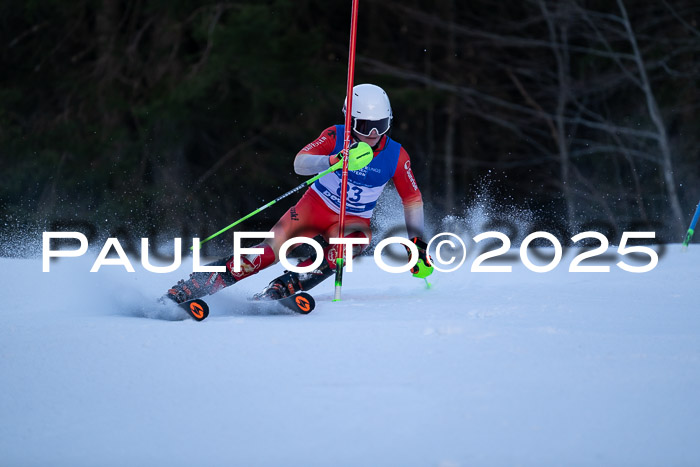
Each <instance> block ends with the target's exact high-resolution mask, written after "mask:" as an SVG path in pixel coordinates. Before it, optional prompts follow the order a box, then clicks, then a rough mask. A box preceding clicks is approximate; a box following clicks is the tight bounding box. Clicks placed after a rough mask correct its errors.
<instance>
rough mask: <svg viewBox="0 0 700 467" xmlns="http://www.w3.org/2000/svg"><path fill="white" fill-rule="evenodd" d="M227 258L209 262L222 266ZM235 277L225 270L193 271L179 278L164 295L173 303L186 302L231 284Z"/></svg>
mask: <svg viewBox="0 0 700 467" xmlns="http://www.w3.org/2000/svg"><path fill="white" fill-rule="evenodd" d="M227 261H228V260H227V259H226V260H224V259H222V260H219V261H216V262H214V263H211V264H210V265H212V266H224V265H226V262H227ZM235 282H236V279H235V278H234V277H233V276H232V275H231V273H230V272H229V271H228V270H227V271H225V272H193V273H192V274H190V278H189V279H187V280H180V281H178V282H177V284H175V285H173V286H172V287H171V288H170V290H168V293H166V294H165V295H164V297H167V298H168V299H170V300H172V301H174V302H175V303H182V302H186V301H187V300H192V299H194V298H201V297H204V296H205V295H211V294H213V293H215V292H218V291H219V290H221V289H223V288H224V287H228V286H229V285H233V284H234V283H235Z"/></svg>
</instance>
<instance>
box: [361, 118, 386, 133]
mask: <svg viewBox="0 0 700 467" xmlns="http://www.w3.org/2000/svg"><path fill="white" fill-rule="evenodd" d="M390 127H391V117H386V118H382V119H381V120H360V119H359V118H355V117H353V119H352V129H353V130H354V131H355V133H357V134H358V135H362V136H369V134H370V133H372V130H376V131H377V134H378V135H383V134H384V133H386V132H387V131H389V128H390Z"/></svg>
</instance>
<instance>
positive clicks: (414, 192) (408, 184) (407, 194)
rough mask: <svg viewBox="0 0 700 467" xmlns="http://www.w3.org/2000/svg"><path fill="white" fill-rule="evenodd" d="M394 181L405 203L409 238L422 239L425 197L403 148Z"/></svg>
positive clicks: (404, 212) (404, 208)
mask: <svg viewBox="0 0 700 467" xmlns="http://www.w3.org/2000/svg"><path fill="white" fill-rule="evenodd" d="M393 181H394V186H395V187H396V191H398V193H399V196H400V197H401V202H402V203H403V214H404V219H405V221H406V232H407V233H408V237H409V238H413V237H421V238H422V237H423V236H424V235H425V220H424V214H423V197H422V196H421V193H420V190H419V189H418V183H417V182H416V178H415V177H414V176H413V171H411V160H410V159H409V157H408V153H407V152H406V151H405V150H404V149H403V148H401V153H400V154H399V162H398V165H397V167H396V172H395V173H394V178H393Z"/></svg>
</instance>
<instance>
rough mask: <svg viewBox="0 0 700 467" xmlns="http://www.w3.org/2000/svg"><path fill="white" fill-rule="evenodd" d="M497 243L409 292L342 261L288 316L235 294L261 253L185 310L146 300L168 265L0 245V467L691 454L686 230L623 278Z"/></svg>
mask: <svg viewBox="0 0 700 467" xmlns="http://www.w3.org/2000/svg"><path fill="white" fill-rule="evenodd" d="M511 253H512V254H510V255H509V256H510V259H509V260H508V261H509V264H511V265H512V266H513V272H510V273H474V272H471V271H470V262H473V259H474V258H473V257H471V258H469V259H468V261H467V262H466V263H465V265H464V266H463V267H462V268H460V269H459V270H458V271H455V272H452V273H442V274H441V273H436V274H434V275H433V276H432V277H431V282H432V284H433V288H432V289H430V290H428V289H426V288H425V284H424V282H422V281H421V280H419V279H415V278H412V277H411V276H410V274H398V275H397V274H389V273H387V272H384V271H382V270H381V269H379V268H378V267H377V265H376V264H375V262H374V261H373V260H372V258H371V257H367V258H363V259H362V260H361V261H359V262H357V263H356V265H355V270H354V271H353V272H352V273H347V272H346V274H345V277H344V285H343V290H342V301H341V302H333V301H332V294H333V284H332V280H331V281H328V282H327V283H324V284H322V285H321V286H319V287H318V288H316V289H314V290H313V294H314V295H315V297H316V300H317V307H316V310H315V311H314V312H313V313H311V314H309V315H306V316H303V315H297V314H292V313H289V312H287V311H285V310H282V309H278V308H276V307H274V306H267V307H259V306H254V305H253V304H251V303H249V302H248V301H247V297H249V296H250V295H251V294H252V293H254V292H256V291H258V290H259V289H261V288H262V287H263V286H264V285H266V284H267V282H268V281H270V280H271V279H272V278H274V277H275V276H276V275H277V274H279V273H280V272H281V270H282V268H281V266H279V265H277V266H275V267H273V268H271V269H268V270H266V271H263V272H262V273H260V274H258V275H257V276H254V277H251V278H249V279H246V280H245V281H242V282H241V283H239V284H236V285H234V286H233V287H230V288H229V289H226V290H224V291H222V292H220V293H219V294H217V295H215V296H212V297H210V299H209V303H210V305H211V308H212V311H211V315H210V317H209V318H208V319H207V320H206V321H203V322H201V323H198V322H195V321H193V320H190V319H183V317H182V316H181V315H173V314H172V313H171V314H168V313H164V312H162V311H158V309H157V307H156V305H154V299H155V298H157V297H158V296H159V295H161V294H162V293H163V292H164V291H165V290H166V289H167V288H168V287H169V286H170V285H171V284H172V283H174V282H175V281H176V280H177V279H179V278H181V277H184V276H187V274H188V272H189V271H190V270H191V263H188V262H184V263H183V266H182V267H181V268H180V269H179V270H178V271H176V272H173V273H168V274H162V275H161V274H154V273H150V272H147V271H145V270H144V269H143V268H142V267H141V266H140V264H139V263H138V260H135V261H134V263H135V264H134V267H135V268H136V272H134V273H128V272H126V271H125V269H124V268H123V267H121V266H104V267H102V268H101V269H100V271H99V272H97V273H90V272H89V270H90V268H91V266H92V262H93V261H94V258H95V255H93V256H92V257H91V258H88V255H85V256H84V257H81V258H64V259H60V260H58V261H55V262H53V263H52V265H51V271H50V272H48V273H44V272H42V262H41V259H0V284H2V286H1V287H2V292H3V294H2V297H3V303H4V304H5V306H3V307H2V308H1V309H0V314H1V316H2V323H1V324H0V387H2V390H1V391H0V465H4V466H20V465H52V466H63V465H65V466H81V465H84V466H123V465H144V466H145V465H148V466H157V465H167V466H177V465H245V466H266V465H277V466H282V465H284V466H297V465H298V466H316V465H318V466H324V465H333V466H345V465H347V466H373V465H376V466H394V465H395V466H473V465H504V466H513V465H525V466H544V465H595V466H600V465H611V466H622V465H634V466H644V465H649V466H655V465H656V466H657V465H666V466H673V465H700V444H698V439H700V313H698V290H699V289H698V267H699V265H700V246H698V245H691V248H690V249H689V250H688V251H687V252H685V253H681V251H680V246H679V245H667V246H666V248H665V252H664V254H662V255H661V259H660V261H659V263H658V265H657V266H656V268H654V269H653V270H652V271H651V272H648V273H642V274H635V273H629V272H626V271H623V270H621V269H620V268H618V267H617V266H615V263H616V262H617V261H619V260H620V259H621V258H620V257H619V256H618V255H617V252H616V250H615V249H614V248H613V249H611V250H610V251H609V253H608V257H607V258H599V261H606V263H605V264H608V265H610V266H611V271H610V272H608V273H572V272H569V271H568V266H569V264H570V263H571V260H572V259H573V257H574V256H575V254H576V251H575V250H570V251H568V252H567V253H566V254H565V255H564V258H563V259H562V262H561V264H560V265H559V266H558V267H557V268H556V269H554V270H553V271H551V272H547V273H536V272H532V271H530V270H528V269H527V268H525V266H524V265H523V263H522V262H521V261H520V259H519V257H518V253H517V251H513V252H511ZM545 262H546V261H545ZM484 264H490V263H488V262H486V263H484ZM493 264H495V263H493ZM498 264H503V263H502V262H501V263H498ZM583 264H590V263H583ZM188 268H190V269H188Z"/></svg>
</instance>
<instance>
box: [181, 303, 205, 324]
mask: <svg viewBox="0 0 700 467" xmlns="http://www.w3.org/2000/svg"><path fill="white" fill-rule="evenodd" d="M177 306H179V307H180V308H182V309H183V310H185V311H186V312H187V314H188V315H190V317H191V318H192V319H194V320H196V321H203V320H204V319H206V317H207V316H209V305H207V302H205V301H204V300H202V299H199V298H195V299H194V300H187V301H186V302H182V303H178V305H177Z"/></svg>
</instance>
